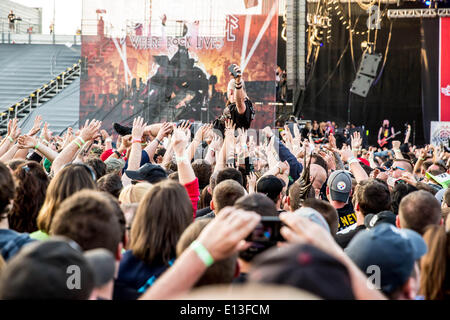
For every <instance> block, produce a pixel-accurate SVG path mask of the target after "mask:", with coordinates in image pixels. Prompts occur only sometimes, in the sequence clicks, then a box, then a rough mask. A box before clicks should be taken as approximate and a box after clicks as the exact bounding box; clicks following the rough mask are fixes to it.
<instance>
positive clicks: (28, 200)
mask: <svg viewBox="0 0 450 320" xmlns="http://www.w3.org/2000/svg"><path fill="white" fill-rule="evenodd" d="M13 176H14V178H15V180H16V195H15V197H14V202H13V206H12V209H11V211H10V212H9V215H8V222H9V228H10V229H12V230H16V231H17V232H28V233H31V232H34V231H37V230H38V227H37V216H38V213H39V210H40V209H41V207H42V204H43V203H44V199H45V193H46V191H47V187H48V184H49V179H48V177H47V174H46V173H45V171H44V169H43V168H42V166H41V165H40V164H39V163H37V162H35V161H28V162H25V163H24V164H23V165H21V166H19V167H18V168H16V170H14V173H13Z"/></svg>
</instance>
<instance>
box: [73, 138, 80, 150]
mask: <svg viewBox="0 0 450 320" xmlns="http://www.w3.org/2000/svg"><path fill="white" fill-rule="evenodd" d="M73 143H75V144H76V145H77V146H78V148H80V149H81V145H80V144H79V143H78V142H77V140H73Z"/></svg>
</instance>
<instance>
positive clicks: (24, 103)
mask: <svg viewBox="0 0 450 320" xmlns="http://www.w3.org/2000/svg"><path fill="white" fill-rule="evenodd" d="M80 72H81V59H80V60H78V62H77V63H75V64H74V65H73V66H72V67H69V68H67V69H66V70H65V71H63V72H61V73H60V74H59V75H57V76H56V77H55V78H54V79H52V80H50V81H49V82H47V83H46V84H44V85H43V86H42V87H40V88H38V89H36V90H35V91H33V92H32V93H31V94H30V95H29V96H28V97H26V98H23V99H21V100H20V101H18V102H17V103H15V104H13V105H11V106H10V107H8V108H7V110H5V111H3V112H1V113H0V131H1V130H4V128H6V127H7V126H8V122H9V120H10V119H14V118H17V116H18V115H19V114H21V113H23V112H24V111H25V110H29V112H31V109H32V107H33V106H35V107H38V106H39V105H41V104H42V103H43V102H42V99H43V98H45V97H48V95H49V93H50V92H53V91H56V93H59V92H60V91H61V90H63V89H64V88H65V87H66V85H67V83H66V81H67V80H68V79H70V78H71V77H72V76H73V75H75V74H78V76H79V75H80Z"/></svg>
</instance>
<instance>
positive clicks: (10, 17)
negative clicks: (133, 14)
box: [8, 13, 16, 22]
mask: <svg viewBox="0 0 450 320" xmlns="http://www.w3.org/2000/svg"><path fill="white" fill-rule="evenodd" d="M15 18H16V15H15V14H14V13H10V14H8V20H9V22H14V19H15Z"/></svg>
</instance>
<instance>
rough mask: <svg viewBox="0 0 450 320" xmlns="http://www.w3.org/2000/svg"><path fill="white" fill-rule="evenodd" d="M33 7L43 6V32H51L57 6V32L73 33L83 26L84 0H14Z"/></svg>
mask: <svg viewBox="0 0 450 320" xmlns="http://www.w3.org/2000/svg"><path fill="white" fill-rule="evenodd" d="M12 1H14V2H17V3H20V4H23V5H25V6H28V7H32V8H42V33H44V34H49V33H50V24H51V23H52V21H53V8H55V34H64V35H72V34H75V32H76V30H77V29H79V28H81V8H82V0H12Z"/></svg>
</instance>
